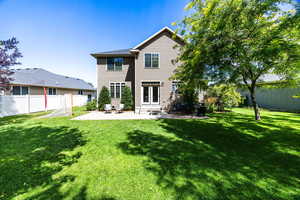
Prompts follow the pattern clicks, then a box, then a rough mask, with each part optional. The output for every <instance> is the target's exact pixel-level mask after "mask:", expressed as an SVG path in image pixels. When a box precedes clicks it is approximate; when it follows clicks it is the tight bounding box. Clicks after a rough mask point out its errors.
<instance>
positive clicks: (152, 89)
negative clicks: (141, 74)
mask: <svg viewBox="0 0 300 200" xmlns="http://www.w3.org/2000/svg"><path fill="white" fill-rule="evenodd" d="M159 95H160V88H159V86H158V85H155V86H154V85H153V86H142V104H150V105H159Z"/></svg>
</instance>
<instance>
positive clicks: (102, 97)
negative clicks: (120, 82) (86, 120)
mask: <svg viewBox="0 0 300 200" xmlns="http://www.w3.org/2000/svg"><path fill="white" fill-rule="evenodd" d="M110 103H111V98H110V95H109V90H108V88H107V87H105V86H103V87H102V89H101V91H100V94H99V99H98V110H104V105H105V104H110Z"/></svg>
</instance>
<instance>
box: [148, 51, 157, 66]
mask: <svg viewBox="0 0 300 200" xmlns="http://www.w3.org/2000/svg"><path fill="white" fill-rule="evenodd" d="M145 68H159V54H158V53H145Z"/></svg>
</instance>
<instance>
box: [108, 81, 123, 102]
mask: <svg viewBox="0 0 300 200" xmlns="http://www.w3.org/2000/svg"><path fill="white" fill-rule="evenodd" d="M111 83H114V84H115V85H114V97H111V98H112V99H121V98H122V84H124V85H125V86H126V82H124V81H123V82H118V81H117V82H115V81H109V95H110V96H111V90H110V84H111ZM116 83H120V98H116V91H117V89H116V88H117V87H116Z"/></svg>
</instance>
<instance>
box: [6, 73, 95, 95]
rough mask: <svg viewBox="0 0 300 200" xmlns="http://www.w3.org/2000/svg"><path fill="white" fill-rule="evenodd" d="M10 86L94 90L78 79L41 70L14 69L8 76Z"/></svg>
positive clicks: (90, 85) (91, 86) (88, 84)
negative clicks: (10, 79)
mask: <svg viewBox="0 0 300 200" xmlns="http://www.w3.org/2000/svg"><path fill="white" fill-rule="evenodd" d="M10 78H12V79H13V80H12V81H10V83H11V84H19V85H31V86H43V87H57V88H68V89H81V90H95V88H94V87H93V85H92V84H91V83H88V82H85V81H84V80H82V79H79V78H72V77H68V76H63V75H58V74H54V73H52V72H49V71H47V70H44V69H41V68H26V69H15V70H14V73H13V74H12V75H11V76H10Z"/></svg>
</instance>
